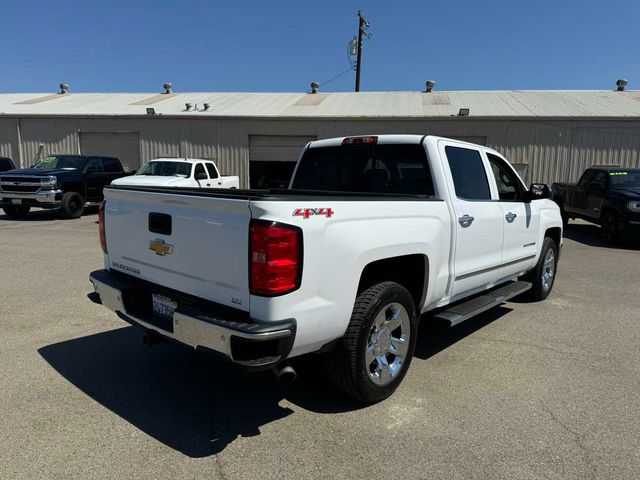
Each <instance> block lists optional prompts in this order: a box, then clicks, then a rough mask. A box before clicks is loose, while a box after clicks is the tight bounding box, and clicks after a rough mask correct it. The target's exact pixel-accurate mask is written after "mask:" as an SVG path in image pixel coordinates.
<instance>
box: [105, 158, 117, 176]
mask: <svg viewBox="0 0 640 480" xmlns="http://www.w3.org/2000/svg"><path fill="white" fill-rule="evenodd" d="M102 168H103V169H104V171H105V172H108V173H117V172H121V171H122V169H121V168H120V164H119V163H118V160H116V159H115V158H103V159H102Z"/></svg>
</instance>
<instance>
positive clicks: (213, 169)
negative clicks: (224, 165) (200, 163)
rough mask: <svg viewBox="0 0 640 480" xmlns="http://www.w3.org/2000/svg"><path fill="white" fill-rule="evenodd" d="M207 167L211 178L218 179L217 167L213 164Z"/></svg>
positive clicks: (208, 164)
mask: <svg viewBox="0 0 640 480" xmlns="http://www.w3.org/2000/svg"><path fill="white" fill-rule="evenodd" d="M205 165H206V166H207V171H208V172H209V178H218V173H217V172H216V167H215V166H214V165H213V163H205Z"/></svg>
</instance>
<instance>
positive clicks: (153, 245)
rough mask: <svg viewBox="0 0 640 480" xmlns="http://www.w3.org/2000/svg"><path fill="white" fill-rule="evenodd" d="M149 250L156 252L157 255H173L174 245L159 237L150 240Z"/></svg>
mask: <svg viewBox="0 0 640 480" xmlns="http://www.w3.org/2000/svg"><path fill="white" fill-rule="evenodd" d="M149 250H151V251H153V252H155V253H156V255H160V256H161V257H164V256H165V255H171V254H172V253H173V245H169V244H168V243H165V242H164V240H162V239H160V238H157V239H155V240H151V241H150V242H149Z"/></svg>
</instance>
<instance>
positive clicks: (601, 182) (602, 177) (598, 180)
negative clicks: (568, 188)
mask: <svg viewBox="0 0 640 480" xmlns="http://www.w3.org/2000/svg"><path fill="white" fill-rule="evenodd" d="M594 184H595V185H594ZM594 186H595V188H597V189H600V190H605V189H606V188H607V174H606V173H605V171H604V170H597V171H596V172H595V174H594V175H593V177H592V178H591V181H590V182H589V187H591V188H593V187H594Z"/></svg>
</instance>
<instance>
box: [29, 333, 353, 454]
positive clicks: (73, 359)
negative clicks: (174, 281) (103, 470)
mask: <svg viewBox="0 0 640 480" xmlns="http://www.w3.org/2000/svg"><path fill="white" fill-rule="evenodd" d="M38 352H39V353H40V355H41V356H42V357H43V358H44V359H45V360H46V361H47V362H48V363H49V364H50V365H51V366H52V367H53V368H54V369H55V370H56V371H57V372H58V373H60V374H61V375H62V376H63V377H65V378H66V379H67V380H68V381H69V382H71V383H72V384H73V385H75V386H76V387H77V388H79V389H80V390H81V391H82V392H84V393H85V394H87V395H88V396H89V397H91V398H93V399H94V400H95V401H97V402H98V403H100V404H101V405H103V406H104V407H106V408H108V409H109V410H111V411H112V412H114V413H116V414H117V415H119V416H120V417H122V418H123V419H125V420H126V421H128V422H130V423H131V424H133V425H134V426H135V427H137V428H139V429H140V430H142V431H144V432H145V433H147V434H148V435H150V436H152V437H153V438H155V439H157V440H158V441H160V442H162V443H164V444H165V445H167V446H169V447H171V448H173V449H175V450H178V451H180V452H182V453H183V454H185V455H188V456H189V457H194V458H200V457H206V456H209V455H213V454H216V453H218V452H220V451H222V450H224V448H225V447H226V446H227V445H228V444H229V443H231V442H233V441H234V440H235V439H236V438H237V437H239V436H242V437H251V436H255V435H259V434H260V427H261V426H263V425H265V424H268V423H270V422H273V421H276V420H280V419H282V418H284V417H287V416H288V415H291V414H292V413H293V410H291V409H290V408H288V407H286V406H280V405H279V402H280V401H281V400H283V399H287V400H289V401H290V402H292V403H294V404H295V405H298V406H300V407H302V408H305V409H308V410H311V411H316V412H318V413H333V412H344V411H350V410H354V409H358V408H363V407H364V405H363V404H360V403H356V402H354V401H352V400H350V399H348V398H346V397H344V396H342V395H340V394H338V393H337V392H334V391H333V390H331V388H330V386H329V385H328V384H327V382H328V381H327V380H326V378H325V377H324V376H323V375H321V376H320V377H318V374H319V373H321V369H320V368H319V367H318V366H317V365H315V364H313V365H312V363H314V362H312V361H310V360H308V359H303V360H301V361H298V362H296V363H295V364H294V366H295V368H296V370H297V371H298V373H299V374H300V378H299V380H298V381H297V382H296V383H294V384H292V385H280V384H278V383H277V382H276V380H275V378H274V376H273V375H272V374H271V372H269V371H267V372H260V373H247V372H245V371H244V370H242V369H241V368H239V367H237V366H235V365H233V364H231V363H230V362H227V361H224V360H222V359H220V358H218V357H216V356H215V355H211V354H207V353H204V352H195V351H193V350H191V349H190V348H186V347H182V346H180V345H177V344H174V343H170V342H168V343H162V344H159V345H155V346H154V347H146V346H144V345H143V344H142V330H140V329H137V328H134V327H125V328H121V329H117V330H112V331H108V332H104V333H99V334H96V335H90V336H86V337H82V338H77V339H73V340H68V341H65V342H61V343H56V344H52V345H48V346H46V347H43V348H41V349H39V350H38Z"/></svg>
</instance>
